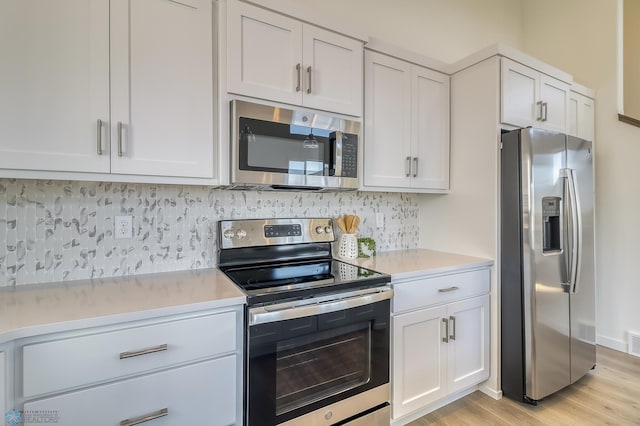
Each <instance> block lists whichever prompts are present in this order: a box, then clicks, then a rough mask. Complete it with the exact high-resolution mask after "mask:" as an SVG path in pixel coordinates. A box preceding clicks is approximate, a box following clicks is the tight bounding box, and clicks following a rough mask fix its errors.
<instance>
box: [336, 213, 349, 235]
mask: <svg viewBox="0 0 640 426" xmlns="http://www.w3.org/2000/svg"><path fill="white" fill-rule="evenodd" d="M336 223H337V224H338V228H340V230H341V231H342V232H343V233H344V234H346V233H347V225H346V224H345V223H344V216H338V218H337V219H336Z"/></svg>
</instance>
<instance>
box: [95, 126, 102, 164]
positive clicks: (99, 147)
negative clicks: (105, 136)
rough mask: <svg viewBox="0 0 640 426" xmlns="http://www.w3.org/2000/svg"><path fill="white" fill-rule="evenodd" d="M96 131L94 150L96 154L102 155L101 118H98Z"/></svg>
mask: <svg viewBox="0 0 640 426" xmlns="http://www.w3.org/2000/svg"><path fill="white" fill-rule="evenodd" d="M97 127H98V131H97V133H96V145H97V146H96V148H97V149H96V151H97V152H98V155H102V120H100V119H99V118H98V126H97Z"/></svg>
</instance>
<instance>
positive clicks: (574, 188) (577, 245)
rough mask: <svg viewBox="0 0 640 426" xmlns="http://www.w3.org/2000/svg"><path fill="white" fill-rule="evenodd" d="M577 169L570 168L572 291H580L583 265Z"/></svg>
mask: <svg viewBox="0 0 640 426" xmlns="http://www.w3.org/2000/svg"><path fill="white" fill-rule="evenodd" d="M575 173H576V171H575V170H573V169H569V194H570V196H571V203H572V207H571V213H572V225H571V226H572V227H573V247H572V250H571V251H572V256H573V259H572V263H573V264H572V265H571V278H572V281H571V292H572V293H577V292H578V283H579V282H580V269H581V266H582V207H581V205H580V195H579V192H578V181H577V179H576V176H575Z"/></svg>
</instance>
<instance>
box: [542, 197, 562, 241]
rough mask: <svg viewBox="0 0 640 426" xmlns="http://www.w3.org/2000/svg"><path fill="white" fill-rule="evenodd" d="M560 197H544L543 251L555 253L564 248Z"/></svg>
mask: <svg viewBox="0 0 640 426" xmlns="http://www.w3.org/2000/svg"><path fill="white" fill-rule="evenodd" d="M561 201H562V199H561V198H560V197H544V198H543V199H542V252H543V253H554V252H559V251H561V250H562V246H561V241H562V234H561V231H562V230H561V226H560V223H561V217H560V214H561V212H560V202H561Z"/></svg>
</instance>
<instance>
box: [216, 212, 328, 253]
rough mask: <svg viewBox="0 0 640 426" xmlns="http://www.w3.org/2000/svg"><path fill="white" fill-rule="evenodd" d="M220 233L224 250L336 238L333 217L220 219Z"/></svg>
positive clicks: (323, 240)
mask: <svg viewBox="0 0 640 426" xmlns="http://www.w3.org/2000/svg"><path fill="white" fill-rule="evenodd" d="M218 235H219V240H220V248H221V249H230V248H238V247H258V246H275V245H281V244H302V243H315V242H333V241H335V235H334V233H333V220H332V219H331V218H312V219H307V218H294V219H248V220H221V221H220V222H218Z"/></svg>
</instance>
